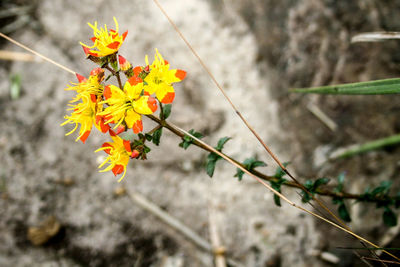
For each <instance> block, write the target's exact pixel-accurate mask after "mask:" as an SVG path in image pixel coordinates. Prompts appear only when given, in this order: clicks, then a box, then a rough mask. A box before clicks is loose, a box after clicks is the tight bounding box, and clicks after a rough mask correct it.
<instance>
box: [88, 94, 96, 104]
mask: <svg viewBox="0 0 400 267" xmlns="http://www.w3.org/2000/svg"><path fill="white" fill-rule="evenodd" d="M90 100H92V102H93V103H96V102H97V97H96V95H95V94H90Z"/></svg>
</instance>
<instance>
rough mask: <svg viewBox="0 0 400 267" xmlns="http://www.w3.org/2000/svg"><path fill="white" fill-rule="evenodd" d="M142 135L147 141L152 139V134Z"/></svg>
mask: <svg viewBox="0 0 400 267" xmlns="http://www.w3.org/2000/svg"><path fill="white" fill-rule="evenodd" d="M144 137H145V138H146V140H147V141H151V140H152V139H153V136H152V135H151V134H145V135H144Z"/></svg>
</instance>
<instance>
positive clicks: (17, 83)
mask: <svg viewBox="0 0 400 267" xmlns="http://www.w3.org/2000/svg"><path fill="white" fill-rule="evenodd" d="M20 95H21V76H20V75H19V74H15V75H13V76H12V77H11V86H10V96H11V100H17V99H18V98H19V97H20Z"/></svg>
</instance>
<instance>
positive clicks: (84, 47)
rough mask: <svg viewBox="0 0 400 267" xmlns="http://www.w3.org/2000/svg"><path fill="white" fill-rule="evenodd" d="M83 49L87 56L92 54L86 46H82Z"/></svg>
mask: <svg viewBox="0 0 400 267" xmlns="http://www.w3.org/2000/svg"><path fill="white" fill-rule="evenodd" d="M82 48H83V52H85V55H86V56H87V55H89V54H90V48H89V47H86V46H83V45H82Z"/></svg>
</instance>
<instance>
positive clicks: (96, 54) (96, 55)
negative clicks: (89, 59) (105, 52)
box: [88, 51, 99, 57]
mask: <svg viewBox="0 0 400 267" xmlns="http://www.w3.org/2000/svg"><path fill="white" fill-rule="evenodd" d="M88 54H89V55H91V56H94V57H98V56H99V54H98V53H93V52H90V51H89V52H88Z"/></svg>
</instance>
